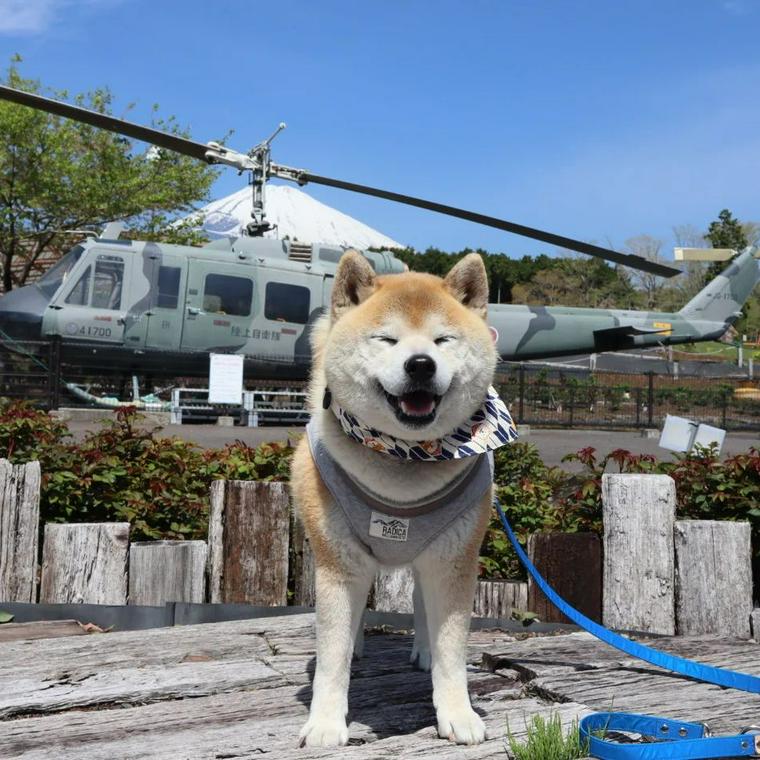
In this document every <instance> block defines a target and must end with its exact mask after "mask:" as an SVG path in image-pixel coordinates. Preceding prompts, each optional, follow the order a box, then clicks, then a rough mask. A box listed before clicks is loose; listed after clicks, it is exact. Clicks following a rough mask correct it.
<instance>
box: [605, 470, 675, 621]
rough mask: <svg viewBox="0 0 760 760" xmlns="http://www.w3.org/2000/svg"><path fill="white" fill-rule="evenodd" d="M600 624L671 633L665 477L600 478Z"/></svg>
mask: <svg viewBox="0 0 760 760" xmlns="http://www.w3.org/2000/svg"><path fill="white" fill-rule="evenodd" d="M602 501H603V505H604V506H603V513H604V572H603V599H604V603H603V620H604V625H606V626H608V627H610V628H617V629H619V630H635V631H645V632H648V633H662V634H666V635H670V636H672V635H673V634H674V633H675V590H674V586H675V583H674V573H675V567H674V566H675V560H674V550H673V526H674V523H675V511H676V489H675V483H674V482H673V480H672V478H670V477H668V476H667V475H622V474H621V475H603V476H602Z"/></svg>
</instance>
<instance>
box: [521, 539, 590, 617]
mask: <svg viewBox="0 0 760 760" xmlns="http://www.w3.org/2000/svg"><path fill="white" fill-rule="evenodd" d="M528 556H529V557H530V559H531V561H532V562H533V564H534V565H535V566H536V569H537V570H538V572H539V573H541V575H542V576H543V577H544V578H545V579H546V581H547V583H548V584H549V585H550V586H551V587H552V588H553V589H554V590H555V591H556V592H557V593H558V594H559V595H560V596H561V597H562V598H563V599H564V600H565V601H566V602H569V603H570V604H572V606H573V607H575V608H576V609H577V610H579V611H580V612H582V613H583V614H584V615H586V617H589V618H591V619H592V620H596V621H597V622H601V620H602V545H601V542H600V541H599V538H598V536H596V535H595V534H594V533H534V534H533V535H531V536H530V537H529V538H528ZM528 609H529V610H530V611H531V612H535V613H536V614H537V615H538V619H539V620H541V621H543V622H544V623H569V622H570V621H569V620H568V619H567V618H566V617H565V616H564V615H562V614H561V613H560V612H559V611H558V610H557V608H556V607H555V606H554V605H553V604H552V603H551V602H549V600H548V599H547V598H546V597H545V596H544V595H543V593H542V591H541V589H539V588H538V586H536V584H535V583H533V581H532V580H531V579H530V578H528Z"/></svg>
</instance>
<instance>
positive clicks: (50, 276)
mask: <svg viewBox="0 0 760 760" xmlns="http://www.w3.org/2000/svg"><path fill="white" fill-rule="evenodd" d="M83 251H84V248H82V246H81V245H75V246H74V247H73V248H72V249H71V250H70V251H69V252H68V253H67V254H65V255H64V256H63V258H61V260H60V261H58V262H57V263H56V264H55V266H53V267H52V268H51V269H48V271H47V272H45V274H44V275H42V277H40V279H39V280H38V281H37V287H38V288H39V289H40V290H41V291H42V292H43V293H44V294H45V295H46V296H47V297H48V298H52V297H53V296H54V295H55V294H56V291H57V290H58V288H60V287H61V285H63V283H64V282H66V278H67V277H68V276H69V272H70V271H71V270H72V269H73V268H74V264H76V263H77V261H79V258H80V256H81V255H82V252H83Z"/></svg>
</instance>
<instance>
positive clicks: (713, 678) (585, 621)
mask: <svg viewBox="0 0 760 760" xmlns="http://www.w3.org/2000/svg"><path fill="white" fill-rule="evenodd" d="M494 505H495V507H496V511H497V512H498V513H499V519H500V520H501V523H502V525H503V526H504V530H505V531H506V534H507V537H508V538H509V540H510V542H511V543H512V547H513V548H514V550H515V551H516V552H517V556H518V557H519V558H520V562H522V563H523V565H524V566H525V569H526V570H527V571H528V572H529V573H530V576H531V578H533V581H534V582H535V584H536V585H537V586H538V587H539V588H540V589H541V591H543V592H544V596H546V598H547V599H548V600H549V601H550V602H551V603H552V604H553V605H554V606H555V607H556V608H557V609H558V610H559V611H560V612H561V613H562V614H563V615H565V616H566V617H568V618H570V620H572V621H573V623H575V624H576V625H579V626H580V627H581V628H584V629H585V630H587V631H588V632H589V633H590V634H592V635H593V636H596V638H598V639H599V640H600V641H603V642H604V643H605V644H609V645H610V646H612V647H615V648H616V649H619V650H620V651H621V652H625V653H626V654H630V655H631V656H632V657H636V658H637V659H639V660H643V661H644V662H649V663H651V664H652V665H657V666H658V667H660V668H664V669H665V670H671V671H673V672H674V673H679V674H680V675H684V676H688V677H689V678H693V679H694V680H696V681H705V682H706V683H714V684H716V685H717V686H726V687H728V688H730V689H740V690H741V691H749V692H751V693H752V694H760V678H758V677H757V676H752V675H749V674H747V673H737V672H735V671H733V670H724V669H723V668H716V667H715V666H713V665H704V664H702V663H700V662H694V661H693V660H686V659H684V658H683V657H676V656H675V655H672V654H667V653H665V652H661V651H659V650H658V649H652V648H651V647H648V646H645V645H644V644H639V642H638V641H631V640H630V639H626V638H625V637H624V636H621V635H620V634H618V633H614V632H613V631H610V630H609V629H607V628H605V627H604V626H603V625H600V624H599V623H597V622H595V621H593V620H591V618H587V617H586V616H585V615H584V614H583V613H581V612H578V610H576V609H575V608H574V607H572V606H570V605H569V604H568V603H567V602H566V601H565V600H564V599H563V598H562V597H561V596H560V595H559V594H557V592H556V591H555V590H554V589H553V588H552V587H551V586H550V585H549V584H548V583H547V582H546V581H545V580H544V579H543V578H542V577H541V575H540V573H539V572H538V570H536V568H535V567H534V565H533V563H532V562H531V561H530V560H529V559H528V555H527V554H526V553H525V551H524V550H523V548H522V546H520V542H519V541H518V540H517V537H516V536H515V534H514V532H513V531H512V528H511V527H510V525H509V523H508V522H507V518H506V516H505V515H504V510H503V509H502V507H501V504H500V503H499V500H498V499H494Z"/></svg>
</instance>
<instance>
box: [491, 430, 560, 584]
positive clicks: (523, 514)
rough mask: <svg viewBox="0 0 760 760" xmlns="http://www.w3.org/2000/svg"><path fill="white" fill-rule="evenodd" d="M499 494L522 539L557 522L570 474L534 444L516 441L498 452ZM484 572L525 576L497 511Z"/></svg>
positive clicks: (500, 575) (511, 576)
mask: <svg viewBox="0 0 760 760" xmlns="http://www.w3.org/2000/svg"><path fill="white" fill-rule="evenodd" d="M494 465H495V473H494V484H495V486H496V488H495V491H496V497H497V498H498V499H499V501H500V502H501V505H502V507H503V508H504V511H505V512H506V514H507V517H508V519H509V522H510V525H511V526H512V528H513V529H514V531H515V533H516V534H517V536H518V538H519V539H520V541H521V542H525V541H527V539H528V535H530V534H531V533H533V532H535V531H538V530H547V529H550V528H551V527H552V526H553V525H554V521H555V513H556V507H555V497H556V495H557V493H558V492H559V491H560V490H561V489H562V488H563V487H564V486H565V484H566V482H567V478H568V476H567V474H566V473H564V472H563V471H562V470H560V469H559V468H557V467H547V466H546V465H545V464H544V462H543V460H542V459H541V455H540V454H539V452H538V449H537V448H536V447H535V446H534V445H533V444H532V443H524V442H521V441H516V442H515V443H513V444H511V445H510V446H505V447H503V448H500V449H497V450H496V451H495V452H494ZM480 573H481V575H483V576H485V577H489V578H515V577H522V570H521V567H520V562H519V560H518V559H517V555H516V554H515V553H514V550H513V549H512V547H511V546H510V544H509V540H508V539H507V537H506V535H505V534H504V530H503V529H502V527H501V521H500V520H499V517H498V515H497V514H496V510H493V511H492V514H491V521H490V523H489V525H488V529H487V530H486V535H485V538H484V540H483V545H482V547H481V551H480Z"/></svg>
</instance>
